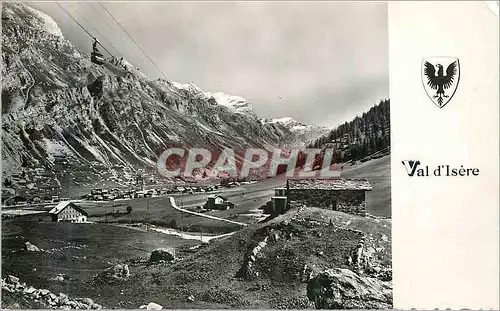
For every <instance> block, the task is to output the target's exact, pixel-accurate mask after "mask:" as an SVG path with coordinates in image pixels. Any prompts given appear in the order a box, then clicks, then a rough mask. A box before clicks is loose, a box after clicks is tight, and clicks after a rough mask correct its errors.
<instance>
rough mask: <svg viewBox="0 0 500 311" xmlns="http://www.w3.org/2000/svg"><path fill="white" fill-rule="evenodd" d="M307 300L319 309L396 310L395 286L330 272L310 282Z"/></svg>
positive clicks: (345, 272)
mask: <svg viewBox="0 0 500 311" xmlns="http://www.w3.org/2000/svg"><path fill="white" fill-rule="evenodd" d="M307 297H308V298H309V300H310V301H312V302H314V304H315V307H316V309H392V282H384V281H381V280H379V279H375V278H369V277H363V276H359V275H358V274H356V273H354V272H353V271H351V270H348V269H340V268H335V269H328V270H325V271H322V272H320V273H319V274H318V275H316V276H315V277H314V278H312V279H311V280H310V281H309V283H308V284H307Z"/></svg>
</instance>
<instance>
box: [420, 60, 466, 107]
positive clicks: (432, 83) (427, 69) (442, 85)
mask: <svg viewBox="0 0 500 311" xmlns="http://www.w3.org/2000/svg"><path fill="white" fill-rule="evenodd" d="M459 80H460V63H459V61H458V58H456V57H426V58H424V59H423V60H422V82H423V85H424V89H425V92H426V93H427V95H428V96H429V98H430V99H431V100H432V102H433V103H434V104H435V105H436V106H438V107H439V108H443V107H444V106H445V105H446V104H447V103H449V102H450V100H451V99H452V97H453V95H455V92H456V90H457V87H458V81H459Z"/></svg>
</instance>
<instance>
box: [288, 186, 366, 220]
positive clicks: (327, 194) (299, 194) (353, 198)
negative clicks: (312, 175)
mask: <svg viewBox="0 0 500 311" xmlns="http://www.w3.org/2000/svg"><path fill="white" fill-rule="evenodd" d="M371 190H372V186H371V185H370V183H369V182H368V181H367V180H365V179H345V178H333V179H288V180H287V199H288V202H289V203H293V202H296V203H299V204H303V205H306V206H310V207H320V208H326V209H332V210H335V211H341V212H345V213H349V214H354V215H362V216H365V215H366V196H365V192H366V191H371Z"/></svg>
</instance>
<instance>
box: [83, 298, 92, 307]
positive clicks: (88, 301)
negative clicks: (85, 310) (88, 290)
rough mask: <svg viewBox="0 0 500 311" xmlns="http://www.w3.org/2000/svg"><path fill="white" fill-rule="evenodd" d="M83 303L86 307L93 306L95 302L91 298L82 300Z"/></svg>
mask: <svg viewBox="0 0 500 311" xmlns="http://www.w3.org/2000/svg"><path fill="white" fill-rule="evenodd" d="M81 302H83V303H84V304H86V305H89V306H92V305H93V304H94V301H93V300H92V299H90V298H82V299H81Z"/></svg>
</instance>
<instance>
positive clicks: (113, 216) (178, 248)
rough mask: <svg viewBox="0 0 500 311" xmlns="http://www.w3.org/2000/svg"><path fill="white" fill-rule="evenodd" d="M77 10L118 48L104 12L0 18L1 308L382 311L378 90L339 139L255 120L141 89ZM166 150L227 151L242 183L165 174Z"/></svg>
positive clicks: (248, 112)
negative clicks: (255, 153)
mask: <svg viewBox="0 0 500 311" xmlns="http://www.w3.org/2000/svg"><path fill="white" fill-rule="evenodd" d="M51 5H52V6H51ZM84 5H85V8H86V9H91V10H92V11H93V12H100V14H97V15H95V16H93V17H95V18H104V17H107V19H106V20H105V21H106V22H107V24H108V26H109V24H113V25H114V24H116V26H117V27H114V28H110V29H111V30H109V29H108V30H107V31H110V34H112V35H113V36H109V38H114V39H115V40H118V39H123V38H122V37H123V36H125V35H128V36H129V37H130V34H128V33H127V32H124V29H125V28H124V26H122V25H121V24H120V21H119V19H116V18H115V17H114V15H113V14H115V13H113V12H114V11H113V9H111V7H113V8H114V9H115V10H118V9H119V7H116V6H114V5H111V3H101V2H95V3H90V2H89V3H86V2H83V3H77V2H74V3H73V2H72V3H64V5H63V3H55V2H54V3H48V4H43V3H38V4H33V5H31V4H25V3H13V2H9V3H2V195H1V205H2V206H1V215H2V217H1V219H2V225H1V230H2V231H1V232H2V273H1V274H2V279H1V289H2V290H1V304H2V309H64V310H68V309H95V310H98V309H147V310H160V309H228V308H230V309H390V308H392V306H393V294H392V238H391V181H390V163H391V154H390V150H391V149H390V139H391V132H390V101H389V99H387V98H384V97H383V96H384V95H380V94H386V93H385V92H386V91H383V92H380V93H376V94H375V93H374V94H367V95H366V98H370V101H369V104H366V102H367V100H366V98H365V99H364V101H361V100H358V102H363V103H364V104H363V105H364V106H363V107H361V106H360V107H354V108H352V111H351V112H353V116H354V115H355V116H354V117H346V116H347V115H349V114H348V113H347V112H346V113H345V114H344V112H342V114H341V110H342V111H343V110H344V108H345V109H347V108H349V107H347V106H348V105H351V101H350V100H348V99H347V100H345V102H346V103H349V104H342V105H344V106H345V107H344V106H342V107H337V108H336V109H337V110H338V112H336V113H338V115H339V116H340V115H342V118H345V120H342V122H338V121H336V123H335V124H331V125H332V126H333V125H335V126H334V127H326V126H319V125H310V124H305V123H302V122H299V121H296V120H295V119H292V118H291V117H277V118H267V117H266V118H262V117H259V115H258V114H257V113H256V112H255V111H254V108H252V107H253V106H252V103H250V102H249V101H247V100H245V99H244V98H242V97H240V96H235V95H228V94H225V93H221V92H217V93H211V92H207V91H203V90H201V88H199V87H198V86H196V85H194V83H189V84H183V83H178V82H175V81H173V80H170V79H167V78H166V77H165V75H162V77H160V78H150V77H149V76H148V74H146V73H144V72H142V71H141V70H139V68H138V67H137V66H134V65H133V64H132V63H133V61H128V60H126V59H124V57H121V58H120V57H119V55H118V53H116V52H118V51H113V52H110V51H109V50H112V48H111V45H109V42H106V40H105V39H106V38H105V36H102V35H101V34H99V36H97V32H95V33H96V34H95V36H93V35H92V33H94V30H93V29H91V27H88V25H87V24H86V23H85V22H84V19H83V18H82V17H83V16H84V14H83V13H82V14H80V13H81V12H79V11H78V10H82V6H84ZM131 5H145V7H144V8H146V6H151V8H155V6H156V5H159V6H163V5H179V4H175V3H171V4H169V3H154V4H153V3H148V4H139V3H133V2H131ZM213 5H225V4H213ZM266 5H267V4H266ZM41 8H42V9H47V11H48V12H52V13H54V16H58V18H53V17H51V16H49V14H47V13H44V12H42V11H43V10H42V9H41ZM162 8H163V11H164V12H167V10H166V9H165V7H162ZM263 8H265V6H263V7H262V8H260V9H263ZM232 9H234V8H232ZM354 9H356V10H357V9H359V8H354ZM378 9H379V10H381V11H384V10H386V8H385V7H384V6H381V7H380V8H378ZM82 11H84V10H82ZM157 11H162V10H157ZM163 11H162V12H163ZM322 11H323V10H319V11H314V12H315V14H321V12H322ZM84 12H86V11H84ZM116 12H117V11H116ZM169 12H170V11H169ZM256 12H258V10H257V11H256ZM273 12H274V11H273ZM371 12H372V11H370V14H372V13H371ZM384 12H385V11H384ZM77 13H78V14H77ZM87 13H88V12H87ZM203 13H204V12H203ZM235 14H236V13H235ZM202 15H203V16H205V15H206V14H202ZM61 16H62V17H63V18H61ZM87 16H88V18H89V19H90V18H91V16H90V15H88V14H87ZM200 16H201V15H200ZM205 17H206V16H205ZM258 17H259V18H260V16H258ZM55 19H57V20H58V22H59V23H63V24H65V26H64V27H69V28H68V29H70V30H71V31H75V29H77V30H78V33H80V35H81V36H83V37H84V38H85V40H84V41H83V43H82V42H80V41H81V40H82V39H81V38H82V37H81V36H80V35H78V36H75V37H72V38H71V39H70V38H69V37H68V38H66V37H65V36H66V35H68V33H71V31H69V32H68V33H67V32H66V31H67V30H66V28H65V29H64V31H63V30H61V29H60V28H59V25H58V23H57V22H56V21H55ZM162 20H163V18H162ZM328 20H330V17H328ZM349 22H350V21H349ZM67 23H71V25H70V26H68V25H67ZM105 25H106V24H102V27H104V26H105ZM96 27H97V26H96ZM162 27H163V26H162ZM165 27H167V26H165ZM97 28H98V27H97ZM291 28H293V29H295V28H294V27H291ZM100 29H101V30H103V29H102V28H100ZM117 29H121V30H120V34H121V32H123V34H121V36H118V35H116V33H115V32H116V31H117ZM349 29H350V28H349ZM363 29H364V28H363ZM382 30H383V31H382V32H381V33H383V34H384V36H385V35H386V33H387V31H386V30H385V29H382ZM103 33H106V32H104V31H103ZM294 33H295V31H294ZM98 37H99V38H98ZM341 37H344V36H343V35H342V36H341ZM308 38H309V37H308ZM257 39H258V38H257ZM71 40H74V42H73V41H71ZM79 40H80V41H79ZM324 40H325V39H323V41H324ZM134 42H135V40H132V41H131V42H129V43H130V44H131V43H134ZM135 44H137V42H135ZM137 46H138V48H140V49H138V50H137V51H142V52H141V53H143V54H144V57H143V59H149V61H150V62H151V64H152V65H154V66H153V67H156V69H158V67H157V66H156V64H155V63H154V62H153V60H152V58H150V57H149V56H148V55H146V52H145V51H144V50H143V49H142V48H141V47H140V46H139V45H138V44H137ZM106 47H107V48H106ZM221 48H222V49H221V51H224V50H226V49H227V47H226V46H225V45H223V46H222V47H221ZM305 50H308V51H309V50H310V49H309V48H307V49H305ZM363 50H366V49H363ZM371 52H372V51H370V53H371ZM113 53H114V54H113ZM138 53H139V52H138ZM107 54H109V55H107ZM188 54H189V53H188ZM195 54H197V53H195ZM264 54H265V53H263V54H262V55H264ZM193 55H194V54H193ZM191 56H192V55H191ZM266 57H267V56H266ZM280 57H281V56H280ZM384 57H385V56H384ZM118 59H120V60H119V61H118ZM307 59H311V60H312V59H315V57H311V56H307ZM136 61H137V59H136ZM179 62H180V61H179ZM188 63H189V68H192V64H191V63H190V62H188ZM241 63H242V64H243V62H241ZM371 63H373V62H371ZM151 64H150V65H149V66H150V67H151ZM323 66H324V64H321V67H323ZM141 67H143V66H141ZM144 67H146V66H144ZM144 67H143V68H144ZM153 67H151V68H153ZM271 67H272V66H271ZM277 67H279V66H277ZM146 68H147V67H146ZM349 68H351V67H349ZM146 70H147V69H146ZM158 70H159V69H158ZM259 70H260V69H259ZM350 70H351V69H349V70H347V71H350ZM160 71H161V70H160ZM187 71H189V70H187ZM249 71H251V70H249ZM329 74H330V73H329ZM149 75H151V73H149ZM193 75H194V73H193ZM211 75H213V77H215V76H216V74H215V73H211ZM260 79H261V78H258V79H257V80H259V83H258V85H263V84H264V82H263V81H260ZM322 79H323V78H322ZM324 79H327V78H324ZM330 84H331V83H330V82H328V85H330ZM310 85H314V83H311V84H310ZM332 85H333V84H332ZM307 88H309V86H308V87H305V88H300V89H307ZM286 89H289V86H288V85H287V86H286ZM313 89H314V88H313ZM318 90H319V89H318ZM318 90H314V92H312V94H316V93H320V92H319V91H318ZM259 91H260V90H259ZM307 92H309V91H307ZM346 92H347V93H352V91H346ZM286 95H287V94H283V96H282V95H279V97H277V98H278V99H276V100H275V101H276V104H277V103H278V100H282V99H283V100H282V101H283V102H285V97H286ZM273 96H274V95H273ZM307 96H309V95H307ZM330 97H331V95H328V97H327V99H324V101H325V102H327V103H328V105H331V104H334V103H333V102H332V103H330V102H331V101H332V99H331V98H330ZM302 99H303V98H300V101H302ZM271 102H273V101H271ZM311 102H312V101H311ZM339 102H341V101H339ZM265 105H267V104H265ZM339 105H340V104H339ZM325 107H326V106H325ZM325 107H319V108H317V110H318V111H321V114H324V111H323V110H324V109H325ZM330 108H331V107H330V106H328V109H330ZM306 109H307V111H308V112H311V113H312V112H313V111H312V109H310V107H307V108H306ZM331 109H332V110H334V109H333V108H331ZM274 114H275V113H274ZM316 117H318V116H316ZM336 117H337V116H336ZM195 147H198V148H195ZM202 147H203V148H205V149H203V148H202ZM170 148H173V149H175V148H176V149H177V150H178V151H179V150H181V151H186V150H198V151H199V150H200V149H203V150H205V151H206V153H205V155H206V154H208V155H210V154H220V153H221V150H222V149H224V148H228V149H231V148H234V150H237V151H238V152H239V153H238V152H237V154H236V156H234V162H236V164H235V166H237V167H238V170H237V171H238V172H237V174H236V176H231V175H230V174H229V173H228V172H227V171H225V170H224V169H220V168H219V167H217V166H216V165H215V164H217V163H215V164H214V162H215V161H211V160H207V161H206V163H205V164H206V166H204V167H203V165H199V166H198V167H197V168H196V169H194V170H192V171H188V174H186V172H185V171H182V174H181V173H179V176H166V175H165V174H163V173H162V165H163V164H165V165H167V164H168V165H170V167H169V170H171V171H175V170H176V169H179V172H180V171H181V170H180V168H181V167H182V168H183V170H184V169H185V168H186V163H180V160H179V161H177V160H172V159H171V158H169V159H170V160H172V161H171V162H169V161H170V160H169V161H167V158H165V159H164V160H165V161H164V163H163V162H161V161H159V160H158V159H161V154H162V152H165V151H168V150H170ZM311 149H314V150H317V152H316V153H314V154H310V153H308V150H311ZM224 150H225V149H224ZM231 150H233V149H231ZM245 150H254V151H255V150H260V151H261V153H260V154H261V155H262V156H263V155H267V154H270V153H271V152H270V151H269V150H274V151H273V152H276V154H277V155H278V157H280V159H284V158H286V157H287V156H289V157H290V159H295V160H296V162H293V161H290V162H287V160H286V159H285V160H283V163H281V164H280V165H277V164H276V163H275V161H274V160H271V159H274V158H273V157H271V156H270V157H269V158H267V160H269V161H267V162H266V161H262V163H261V164H262V165H261V166H258V165H255V164H256V161H257V160H254V157H253V155H252V154H250V157H249V158H248V159H247V158H246V157H244V156H242V155H241V154H243V155H245V156H246V153H245V152H244V151H245ZM293 150H296V151H297V155H296V158H294V157H293V156H292V151H293ZM242 151H243V152H242ZM273 154H274V153H273ZM190 155H191V154H190ZM198 155H202V154H195V155H194V156H192V157H191V160H192V161H193V163H194V162H196V161H197V160H196V159H197V157H198ZM186 157H187V158H188V159H189V157H188V156H186ZM260 157H261V156H260V155H259V157H258V160H259V161H260V160H261V158H260ZM179 158H181V157H180V156H179ZM202 158H203V157H202ZM217 162H218V161H217ZM228 162H229V160H228ZM248 163H251V164H254V166H253V168H252V169H249V170H248V171H247V172H246V175H245V174H241V172H242V171H243V169H242V166H243V167H244V165H246V164H248ZM287 163H288V164H287ZM160 164H162V165H160ZM271 164H272V165H271ZM275 164H276V165H275ZM274 165H275V166H274ZM221 166H224V162H222V165H221ZM270 167H272V169H271V168H270ZM306 168H308V169H306ZM226 169H227V167H226ZM273 170H274V171H273ZM299 171H302V172H306V173H313V174H310V175H307V176H303V175H301V174H299V173H298V172H299ZM213 172H215V174H214V175H211V173H213ZM324 172H326V173H328V175H322V174H323V173H324ZM191 173H192V174H191ZM228 175H229V177H227V176H228Z"/></svg>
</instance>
